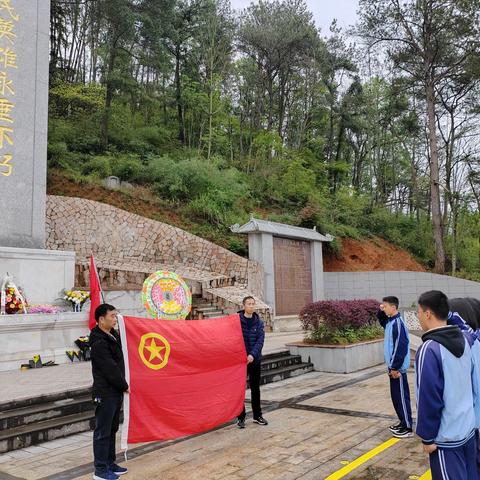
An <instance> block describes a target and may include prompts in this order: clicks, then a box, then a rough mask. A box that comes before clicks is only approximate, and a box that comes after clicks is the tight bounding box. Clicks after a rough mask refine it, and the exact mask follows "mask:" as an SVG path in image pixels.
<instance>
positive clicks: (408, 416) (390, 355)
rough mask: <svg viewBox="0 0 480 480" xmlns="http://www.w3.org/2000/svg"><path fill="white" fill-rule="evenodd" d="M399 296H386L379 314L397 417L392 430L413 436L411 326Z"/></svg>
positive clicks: (401, 434) (397, 433) (402, 434)
mask: <svg viewBox="0 0 480 480" xmlns="http://www.w3.org/2000/svg"><path fill="white" fill-rule="evenodd" d="M398 305H399V300H398V298H397V297H393V296H390V297H384V298H383V300H382V303H381V305H380V309H379V311H378V313H377V317H378V320H379V322H380V325H382V327H383V328H384V329H385V338H384V356H385V363H386V364H387V368H388V376H389V377H390V395H391V397H392V403H393V407H394V408H395V412H396V413H397V416H398V423H396V424H395V425H391V426H390V427H389V430H390V431H391V432H392V434H393V436H394V437H397V438H408V437H413V430H412V408H411V405H410V389H409V386H408V379H407V369H408V367H409V366H410V337H409V335H408V328H407V326H406V325H405V322H404V320H403V318H402V316H401V315H400V313H399V311H398Z"/></svg>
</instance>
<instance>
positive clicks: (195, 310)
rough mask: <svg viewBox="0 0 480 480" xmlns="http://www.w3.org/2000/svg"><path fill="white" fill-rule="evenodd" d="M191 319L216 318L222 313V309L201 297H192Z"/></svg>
mask: <svg viewBox="0 0 480 480" xmlns="http://www.w3.org/2000/svg"><path fill="white" fill-rule="evenodd" d="M190 315H191V318H192V320H202V319H204V318H216V317H221V316H223V315H224V311H223V310H222V309H220V307H218V305H217V304H216V303H214V302H211V301H208V300H205V299H204V298H202V297H200V296H199V297H193V298H192V312H191V314H190Z"/></svg>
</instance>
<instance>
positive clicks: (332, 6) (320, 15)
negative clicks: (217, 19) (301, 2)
mask: <svg viewBox="0 0 480 480" xmlns="http://www.w3.org/2000/svg"><path fill="white" fill-rule="evenodd" d="M230 2H231V4H232V7H233V8H235V9H236V10H240V9H243V8H245V7H248V5H250V3H252V1H251V0H230ZM307 4H308V7H309V9H310V11H311V12H312V13H313V16H314V18H315V23H316V24H317V26H318V27H320V28H321V30H322V35H328V31H329V28H330V24H331V23H332V20H333V19H334V18H336V19H337V21H338V24H339V26H340V27H342V29H345V28H347V27H348V26H350V25H353V24H354V23H355V21H356V19H357V10H358V0H307Z"/></svg>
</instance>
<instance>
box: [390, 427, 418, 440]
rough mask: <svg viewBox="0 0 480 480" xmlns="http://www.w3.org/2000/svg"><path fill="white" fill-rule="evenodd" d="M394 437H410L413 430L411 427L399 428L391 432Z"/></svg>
mask: <svg viewBox="0 0 480 480" xmlns="http://www.w3.org/2000/svg"><path fill="white" fill-rule="evenodd" d="M392 434H393V436H394V437H396V438H410V437H413V430H412V429H411V428H405V427H404V428H401V429H399V430H397V431H395V432H392Z"/></svg>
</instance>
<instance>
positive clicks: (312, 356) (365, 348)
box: [288, 299, 383, 373]
mask: <svg viewBox="0 0 480 480" xmlns="http://www.w3.org/2000/svg"><path fill="white" fill-rule="evenodd" d="M377 310H378V302H377V301H376V300H371V299H368V300H327V301H320V302H314V303H310V304H308V305H306V306H305V307H304V308H303V309H302V311H301V312H300V315H299V317H300V321H301V322H302V326H303V330H304V331H305V338H304V341H303V342H300V343H292V344H288V347H289V349H290V353H292V354H295V355H301V356H302V360H303V361H304V362H307V361H310V362H312V363H313V365H314V368H315V370H317V371H323V372H334V373H350V372H355V371H357V370H361V369H364V368H368V367H371V366H373V365H378V364H380V363H382V362H383V329H382V328H381V327H380V325H379V324H378V323H377V318H376V312H377Z"/></svg>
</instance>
